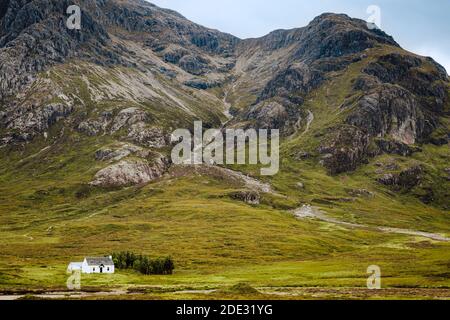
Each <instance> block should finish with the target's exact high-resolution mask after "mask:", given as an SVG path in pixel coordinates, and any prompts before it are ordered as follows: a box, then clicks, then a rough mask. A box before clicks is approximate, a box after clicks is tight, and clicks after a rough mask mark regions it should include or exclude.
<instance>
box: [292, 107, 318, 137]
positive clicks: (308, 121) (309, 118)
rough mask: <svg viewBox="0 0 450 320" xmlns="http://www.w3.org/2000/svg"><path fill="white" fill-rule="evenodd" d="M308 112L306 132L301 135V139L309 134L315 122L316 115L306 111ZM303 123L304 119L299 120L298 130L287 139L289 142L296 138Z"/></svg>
mask: <svg viewBox="0 0 450 320" xmlns="http://www.w3.org/2000/svg"><path fill="white" fill-rule="evenodd" d="M306 111H307V112H308V115H307V116H306V128H305V130H304V131H303V132H302V133H301V134H300V135H299V137H302V136H304V135H305V134H307V133H308V132H309V129H310V128H311V124H312V123H313V121H314V113H312V112H311V110H306ZM301 121H302V118H300V119H299V121H298V122H297V124H296V130H295V132H294V133H293V134H291V135H290V136H289V137H288V138H287V139H288V140H292V139H294V138H295V137H296V135H297V133H298V129H299V127H300V123H301Z"/></svg>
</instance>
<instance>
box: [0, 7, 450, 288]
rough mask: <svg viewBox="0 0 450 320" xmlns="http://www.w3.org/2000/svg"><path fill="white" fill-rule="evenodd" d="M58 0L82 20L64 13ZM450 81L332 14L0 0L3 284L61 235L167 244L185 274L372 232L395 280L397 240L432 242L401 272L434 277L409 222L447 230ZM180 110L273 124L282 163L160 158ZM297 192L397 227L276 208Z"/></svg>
mask: <svg viewBox="0 0 450 320" xmlns="http://www.w3.org/2000/svg"><path fill="white" fill-rule="evenodd" d="M72 4H77V5H79V6H80V8H81V12H82V26H81V30H69V29H68V28H67V27H66V20H67V18H68V16H69V15H68V14H66V9H67V7H69V6H70V5H72ZM449 93H450V83H449V77H448V75H447V73H446V71H445V69H444V68H443V67H442V66H440V65H439V64H438V63H436V62H435V61H434V60H433V59H432V58H427V57H421V56H418V55H415V54H413V53H411V52H408V51H406V50H403V49H402V48H401V46H400V45H399V44H398V43H396V42H395V40H394V39H393V38H392V37H391V36H389V35H387V34H386V33H385V32H383V31H381V30H379V29H377V28H369V27H368V25H367V23H366V22H365V21H362V20H358V19H352V18H350V17H348V16H347V15H344V14H333V13H325V14H322V15H320V16H318V17H317V18H315V19H314V20H313V21H312V22H311V23H310V24H309V25H308V26H306V27H303V28H298V29H292V30H276V31H274V32H272V33H270V34H268V35H266V36H264V37H261V38H257V39H239V38H237V37H234V36H232V35H229V34H226V33H222V32H220V31H217V30H212V29H209V28H205V27H203V26H200V25H198V24H195V23H193V22H191V21H189V20H188V19H186V18H185V17H183V16H182V15H180V14H178V13H177V12H174V11H172V10H168V9H162V8H159V7H157V6H155V5H153V4H151V3H148V2H146V1H143V0H142V1H141V0H128V1H125V0H109V1H108V0H76V1H68V0H45V1H44V0H7V1H3V2H2V4H1V6H0V153H1V155H2V157H1V159H0V191H1V193H0V194H1V195H0V199H2V200H3V201H2V204H1V205H0V216H1V217H0V221H1V222H2V225H3V227H2V229H1V231H0V232H1V233H2V234H3V236H4V237H5V239H9V240H10V242H9V243H10V244H11V246H8V245H7V244H6V242H5V243H3V244H1V245H0V246H1V248H2V249H1V250H0V252H3V253H2V254H0V256H2V259H1V260H3V261H5V262H3V264H0V279H2V277H4V278H5V279H6V280H5V284H6V285H5V286H6V287H8V286H14V283H15V282H14V281H13V280H11V279H12V278H14V277H15V276H14V271H13V269H12V267H11V265H17V266H18V268H19V269H21V270H22V272H23V273H25V274H23V275H21V276H20V280H18V283H19V284H20V285H25V284H26V283H28V282H29V281H30V277H29V276H27V275H26V272H27V270H29V269H27V268H30V267H29V265H30V264H31V265H36V264H37V263H38V262H37V261H39V259H41V260H42V259H43V260H44V261H46V262H47V263H49V264H56V265H61V266H63V265H64V263H65V261H66V260H67V259H69V258H68V257H67V256H68V255H70V254H72V253H71V252H68V250H67V248H72V249H74V250H77V251H78V252H79V253H78V254H80V255H82V254H86V255H92V254H101V253H102V252H105V251H107V252H109V251H111V250H116V249H118V250H119V249H124V250H125V249H130V250H131V249H133V248H135V249H137V250H143V251H145V252H150V253H152V254H161V255H162V254H165V253H170V254H172V255H173V256H175V258H176V260H177V259H178V261H180V264H181V268H182V269H183V270H192V269H195V268H200V269H201V268H202V266H204V265H210V266H211V265H212V266H215V267H214V268H218V267H217V266H218V265H221V266H223V267H226V266H231V265H234V264H236V263H237V264H239V265H242V266H247V263H250V264H251V263H254V264H257V265H260V266H262V265H267V264H272V265H273V267H274V268H275V266H277V267H276V268H278V267H279V265H278V264H279V263H282V262H283V263H284V262H286V263H288V262H293V261H298V260H310V261H315V259H316V258H317V257H322V258H324V259H330V261H334V262H336V260H333V259H337V258H336V256H335V255H336V254H339V256H340V257H349V258H348V259H349V261H353V260H352V259H358V258H355V252H360V250H363V249H361V248H363V247H366V246H367V245H369V244H370V245H373V246H374V247H375V248H378V249H374V252H375V253H373V256H376V257H378V258H379V259H382V260H383V259H384V260H383V261H386V264H387V265H388V268H391V269H393V270H395V269H397V274H395V275H394V278H395V277H396V278H395V279H397V280H395V281H394V282H395V284H398V285H404V284H405V283H404V282H403V280H402V279H403V278H402V277H404V272H407V271H405V269H404V268H403V267H399V266H398V264H399V263H400V260H401V261H404V260H402V259H400V260H398V261H397V260H395V259H393V258H392V257H395V256H398V254H399V252H401V254H403V255H404V256H403V257H405V259H406V257H411V255H414V257H416V255H417V256H418V255H423V256H424V257H426V259H425V260H424V262H423V263H424V264H425V263H428V262H429V261H431V260H432V261H436V260H435V259H436V258H435V255H436V254H438V255H439V254H442V256H441V257H440V258H439V259H437V261H438V263H437V266H436V267H435V269H433V270H432V271H430V270H431V269H430V270H427V269H426V268H425V269H424V268H422V269H420V270H421V271H420V272H419V274H420V275H418V277H423V279H428V280H423V281H424V283H426V284H427V285H428V284H430V283H431V285H433V286H434V285H436V286H437V285H442V284H445V283H447V282H448V280H447V279H446V277H445V275H441V276H438V275H437V274H439V272H441V271H442V270H441V269H442V268H444V269H445V266H444V264H442V263H443V262H442V261H443V260H445V258H446V255H445V254H444V253H443V252H448V250H447V249H448V245H446V244H445V243H444V244H442V243H439V244H435V243H432V244H430V245H429V246H431V247H432V249H430V250H428V251H427V250H426V249H427V245H423V243H422V242H415V241H413V240H411V232H415V231H414V230H416V231H422V232H423V231H426V232H428V233H430V234H431V233H436V234H440V237H443V238H445V236H448V235H450V231H449V215H448V210H449V208H450V202H449V199H450V194H449V190H450V188H449V187H450V176H449V175H450V168H449V167H448V163H449V159H450V152H449V149H448V143H449V137H450V130H449V129H450V100H449ZM195 120H202V121H203V123H204V127H205V128H221V127H224V128H260V129H266V128H269V129H270V128H279V129H280V131H281V134H282V144H281V161H282V162H281V169H280V170H281V171H280V173H279V174H278V175H276V176H274V177H265V178H263V177H259V176H258V174H257V172H258V171H257V170H256V169H257V168H252V167H249V166H233V167H232V168H221V167H209V166H205V167H200V168H198V167H196V168H192V167H183V166H176V165H173V164H171V162H170V159H169V156H170V151H171V146H172V145H171V142H170V135H171V133H172V132H173V131H174V130H175V129H177V128H189V129H192V128H193V122H194V121H195ZM231 169H232V170H231ZM199 177H201V179H199ZM303 204H311V205H313V206H315V207H317V208H320V210H324V211H326V212H328V214H331V215H332V216H333V217H334V218H336V219H339V220H342V221H343V222H344V226H345V223H354V224H359V225H365V226H372V228H376V227H377V226H378V227H382V228H383V227H385V228H387V227H390V228H400V230H403V231H404V230H405V229H408V230H413V231H411V232H410V233H409V236H405V235H399V233H400V234H401V233H402V232H387V233H388V234H383V233H381V232H380V231H376V230H371V231H362V230H359V229H358V228H356V230H355V229H354V228H350V229H349V230H345V228H343V227H342V225H339V224H338V225H336V223H333V221H332V222H331V223H330V221H329V220H328V222H324V224H326V225H327V226H326V227H323V226H321V222H310V221H304V220H298V219H296V217H295V216H294V215H292V214H290V213H289V212H290V210H294V209H296V208H298V207H299V206H302V205H303ZM334 221H336V220H334ZM330 224H331V226H329V225H330ZM322 227H323V228H329V229H330V233H329V234H326V235H324V233H323V232H322V229H321V228H322ZM368 228H369V227H368ZM252 229H253V230H258V232H259V235H258V236H256V237H257V238H256V239H255V238H252V237H250V235H246V234H243V233H245V232H247V231H245V230H252ZM363 229H364V228H363ZM369 229H370V228H369ZM225 230H228V231H229V234H226V232H225ZM383 230H386V229H383ZM391 231H392V230H391ZM397 231H398V230H397ZM302 232H303V234H302ZM403 233H405V232H403ZM406 233H407V234H408V232H406ZM101 234H105V235H107V238H108V239H109V240H108V241H107V242H105V243H99V241H100V239H101V237H100V236H99V235H101ZM413 234H414V233H413ZM23 235H25V236H23ZM425 238H426V237H425ZM432 238H433V239H435V238H438V239H440V238H439V236H435V237H432ZM30 239H33V240H30ZM183 240H184V241H186V242H183ZM396 241H400V242H401V243H402V244H401V245H398V246H400V247H402V248H403V247H407V248H413V249H414V250H415V251H410V252H405V251H402V250H403V249H398V248H397V249H396V248H394V247H392V245H391V244H392V242H396ZM313 242H314V244H313ZM418 243H420V245H419V244H418ZM258 244H259V245H258ZM42 248H47V249H46V251H47V252H48V255H44V254H40V253H36V252H40V251H39V250H40V249H42ZM177 248H185V250H184V251H183V252H181V251H179V250H178V249H177ZM213 248H216V249H217V250H216V251H214V250H213ZM383 248H390V249H389V250H390V251H389V252H388V253H386V252H385V250H384V249H383ZM14 250H15V251H14ZM36 250H37V251H36ZM299 250H301V251H302V252H301V253H299ZM365 250H366V249H364V251H365ZM396 250H397V251H396ZM14 252H16V253H14ZM380 252H383V253H386V255H382V254H381V253H380ZM366 253H367V252H366ZM367 254H369V253H367ZM244 255H247V256H248V259H247V260H245V261H243V260H242V257H243V256H244ZM369 256H371V254H369ZM447 256H448V254H447ZM391 258H392V260H390V259H391ZM339 259H341V258H339ZM440 259H442V260H440ZM11 261H13V262H11ZM26 261H28V262H26ZM339 261H341V260H339ZM312 263H313V262H312ZM425 266H427V265H425ZM422 267H423V266H422ZM34 271H35V270H34ZM34 271H33V272H34ZM55 272H56V271H55ZM217 272H219V273H220V272H222V271H220V270H219V271H217ZM261 272H264V271H261ZM286 272H288V271H286ZM429 272H431V273H433V272H434V274H435V276H434V277H435V278H433V280H430V279H429V278H430V274H429ZM189 279H190V278H189ZM420 279H422V278H420ZM346 281H347V280H346ZM38 282H39V281H38ZM344 282H345V281H344ZM39 283H40V282H39ZM345 283H350V284H352V283H351V281H350V282H348V281H347V282H345ZM266 284H268V283H266ZM280 285H286V283H281V284H280Z"/></svg>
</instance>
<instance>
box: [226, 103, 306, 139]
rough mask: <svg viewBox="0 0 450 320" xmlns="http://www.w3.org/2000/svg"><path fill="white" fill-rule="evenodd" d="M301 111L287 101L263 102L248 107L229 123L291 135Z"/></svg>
mask: <svg viewBox="0 0 450 320" xmlns="http://www.w3.org/2000/svg"><path fill="white" fill-rule="evenodd" d="M301 114H302V111H301V109H300V108H298V107H297V106H296V105H293V104H292V103H291V102H289V101H280V102H278V101H263V102H260V103H258V104H256V105H253V106H251V107H249V108H248V109H247V110H245V111H244V112H243V113H241V114H239V115H238V116H237V118H236V119H235V120H234V121H232V122H231V123H230V126H232V125H234V124H236V125H237V126H238V127H240V126H241V127H242V126H243V128H245V129H248V128H255V129H279V130H280V132H281V133H282V134H283V135H289V134H291V133H293V130H294V128H295V123H297V122H298V121H299V119H300V117H301Z"/></svg>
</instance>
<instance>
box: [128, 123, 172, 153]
mask: <svg viewBox="0 0 450 320" xmlns="http://www.w3.org/2000/svg"><path fill="white" fill-rule="evenodd" d="M128 138H129V139H130V140H132V141H133V142H135V143H137V144H139V145H142V146H145V147H148V148H157V149H159V148H163V147H165V146H166V145H167V141H168V138H167V137H166V136H165V135H164V132H163V130H162V129H161V128H156V127H148V126H147V125H146V124H145V123H143V122H138V123H136V124H133V125H132V126H131V127H130V129H129V130H128Z"/></svg>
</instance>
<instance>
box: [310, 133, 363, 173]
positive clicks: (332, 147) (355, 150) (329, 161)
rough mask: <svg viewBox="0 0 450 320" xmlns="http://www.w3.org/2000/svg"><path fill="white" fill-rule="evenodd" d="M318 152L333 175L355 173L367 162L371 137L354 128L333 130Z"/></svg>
mask: <svg viewBox="0 0 450 320" xmlns="http://www.w3.org/2000/svg"><path fill="white" fill-rule="evenodd" d="M331 131H332V132H331V133H330V134H329V135H328V138H327V139H326V140H325V141H324V142H323V143H322V145H321V146H320V148H319V150H318V152H319V153H320V154H322V155H323V157H322V163H323V165H324V166H325V167H326V168H328V170H329V172H330V173H331V174H339V173H342V172H347V171H353V170H355V169H356V168H357V167H358V165H360V164H361V163H363V162H366V161H367V157H368V153H369V144H370V136H369V135H368V134H367V133H364V132H363V131H362V130H360V129H358V128H357V127H354V126H343V127H341V128H336V129H335V130H331Z"/></svg>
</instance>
